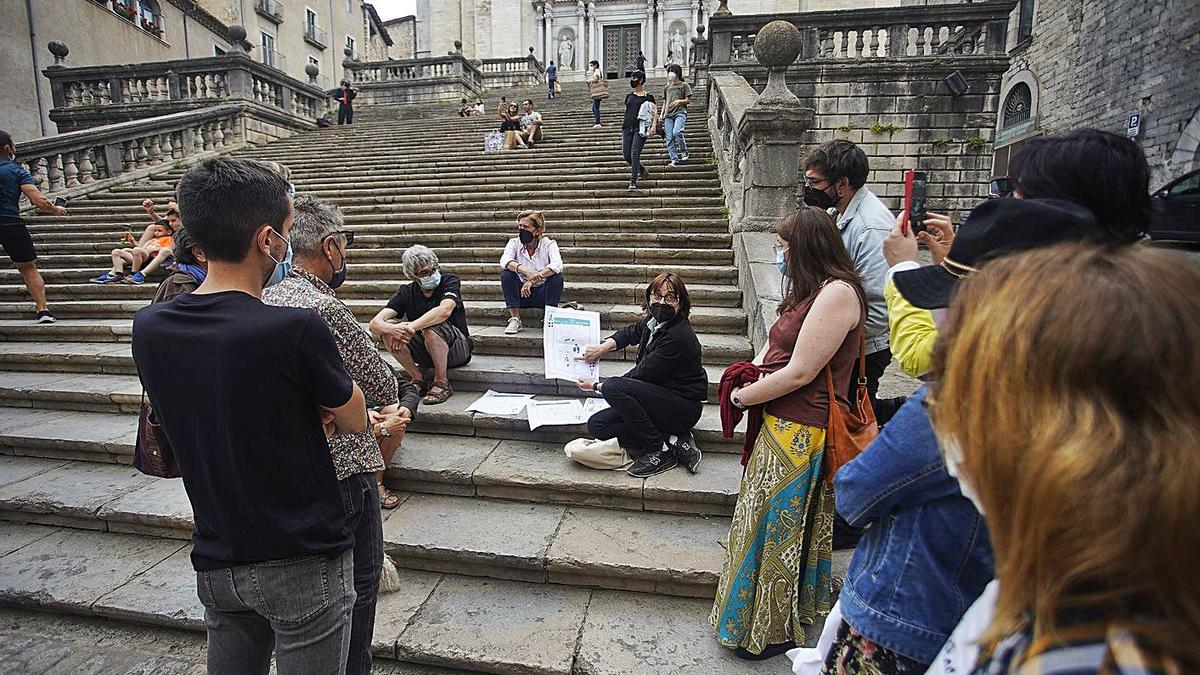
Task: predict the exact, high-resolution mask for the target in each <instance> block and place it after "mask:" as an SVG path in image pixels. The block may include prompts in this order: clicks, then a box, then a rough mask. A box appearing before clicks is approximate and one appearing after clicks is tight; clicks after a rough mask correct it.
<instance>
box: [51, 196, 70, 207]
mask: <svg viewBox="0 0 1200 675" xmlns="http://www.w3.org/2000/svg"><path fill="white" fill-rule="evenodd" d="M54 205H55V206H66V205H67V198H66V197H64V196H62V195H59V196H57V197H55V198H54Z"/></svg>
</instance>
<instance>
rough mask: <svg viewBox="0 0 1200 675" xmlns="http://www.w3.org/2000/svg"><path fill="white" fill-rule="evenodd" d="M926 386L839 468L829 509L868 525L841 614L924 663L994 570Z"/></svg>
mask: <svg viewBox="0 0 1200 675" xmlns="http://www.w3.org/2000/svg"><path fill="white" fill-rule="evenodd" d="M925 393H926V388H924V387H922V388H921V389H920V390H919V391H917V393H916V394H913V395H912V396H910V397H909V399H908V402H906V403H905V404H904V405H903V406H902V407H901V408H900V410H898V411H897V412H896V415H895V417H893V418H892V419H891V421H889V422H888V423H887V426H885V427H884V429H883V431H882V432H881V433H880V434H879V437H878V438H876V439H875V441H874V442H872V443H871V445H870V446H868V447H867V449H866V450H864V451H863V453H862V454H861V455H859V456H858V457H856V458H855V459H854V461H852V462H849V463H848V464H846V465H845V466H843V467H842V468H841V470H839V471H838V473H837V477H836V478H835V479H834V495H835V496H836V498H837V510H838V513H840V514H841V515H842V517H844V518H845V519H846V520H847V521H848V522H849V523H850V524H851V525H854V526H856V527H862V526H865V525H868V524H869V525H870V528H868V529H867V531H866V533H865V534H864V535H863V538H862V540H861V541H859V543H858V548H857V549H856V550H855V551H854V557H853V558H852V559H851V561H850V569H849V570H848V571H847V573H846V582H845V585H844V586H843V587H842V594H841V598H840V599H841V602H842V615H843V617H844V618H845V620H846V623H848V624H850V625H851V626H853V627H854V629H855V630H857V631H858V632H860V633H862V634H863V636H865V637H867V638H868V639H870V640H873V641H875V642H876V643H878V644H880V645H882V646H883V647H886V648H888V649H890V650H892V651H895V652H898V653H900V654H903V655H904V656H907V657H909V658H911V659H916V660H917V661H921V662H923V663H932V662H933V659H934V657H935V656H937V653H938V650H940V649H941V647H942V644H943V643H945V642H946V639H947V638H949V637H950V632H951V631H953V630H954V627H955V626H957V625H958V621H959V619H961V618H962V615H963V614H964V613H965V612H966V611H967V608H968V607H970V606H971V603H972V602H974V601H975V598H977V597H978V596H979V594H980V593H981V592H983V587H984V586H986V585H987V583H988V582H989V581H991V579H992V576H993V563H992V547H991V543H990V541H989V540H988V535H987V529H986V527H985V525H984V522H983V517H982V516H981V515H980V514H979V511H978V510H976V508H975V505H974V504H972V503H971V502H970V501H969V500H968V499H967V498H966V497H963V495H962V492H960V491H959V488H958V481H957V480H955V479H954V477H953V476H951V475H950V474H949V473H947V471H946V464H945V461H944V460H943V459H942V454H941V452H940V451H939V450H938V443H937V439H936V437H935V436H934V433H933V427H932V426H931V425H930V423H929V415H928V414H927V413H926V411H925V406H924V405H923V404H922V403H923V401H924V399H925Z"/></svg>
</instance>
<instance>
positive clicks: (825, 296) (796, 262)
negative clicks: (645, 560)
mask: <svg viewBox="0 0 1200 675" xmlns="http://www.w3.org/2000/svg"><path fill="white" fill-rule="evenodd" d="M778 239H779V242H778V244H777V246H776V251H777V253H776V264H777V265H778V266H779V270H780V272H781V273H782V275H783V276H784V277H785V278H786V283H784V296H783V303H782V304H781V305H780V306H779V318H778V319H777V320H776V321H775V324H774V325H773V326H771V330H770V333H769V335H768V338H767V344H766V345H764V347H763V350H762V351H761V352H760V353H759V354H758V356H756V357H755V359H754V363H755V364H757V365H759V366H760V367H761V368H762V370H764V371H766V372H767V373H768V374H767V375H764V376H763V377H761V378H759V379H758V381H756V382H753V383H751V384H748V385H746V386H744V387H741V388H735V389H733V390H732V391H731V392H730V394H729V401H730V402H731V403H732V404H733V405H734V406H735V407H738V408H746V407H749V406H763V414H762V426H761V427H760V429H759V432H758V434H757V436H756V437H755V441H754V448H753V450H752V451H751V453H750V459H749V461H748V462H747V463H746V472H745V474H743V476H742V483H741V487H740V490H739V492H738V500H737V505H736V506H735V507H734V511H733V521H732V523H731V524H730V528H729V539H728V544H727V546H726V550H725V562H724V565H723V566H722V568H721V579H720V581H719V582H718V584H717V597H716V601H715V602H714V604H713V609H712V614H711V615H710V617H709V620H710V621H711V622H712V625H713V627H714V628H716V631H717V641H718V642H720V643H721V645H723V646H725V647H728V648H730V649H734V650H736V652H735V653H736V654H737V655H738V656H740V657H742V658H747V659H761V658H767V657H770V656H773V655H776V654H780V653H782V652H784V651H786V650H787V649H791V648H793V647H795V646H796V645H798V644H804V642H805V637H806V631H807V626H812V625H813V624H814V623H816V622H817V621H818V620H819V618H820V617H821V616H823V615H825V614H828V613H829V609H830V606H831V598H830V594H831V592H832V589H831V575H832V554H833V517H834V501H833V491H832V490H831V489H830V488H829V486H828V484H827V483H826V476H825V475H824V474H823V472H822V470H821V462H822V459H823V458H824V455H825V431H826V427H827V426H828V424H829V405H830V401H831V399H830V392H829V386H828V384H827V382H828V381H829V378H826V377H824V376H823V372H824V371H825V369H826V368H828V369H830V371H831V373H832V377H831V379H832V382H833V388H834V390H835V391H836V393H837V395H838V396H839V397H841V398H847V397H848V396H849V393H850V374H851V371H853V370H854V362H855V360H856V358H857V356H858V352H859V344H860V341H861V338H862V335H863V325H864V322H865V320H866V308H865V307H866V306H865V304H864V299H863V298H864V296H863V288H862V280H861V279H860V278H859V276H858V273H857V272H855V271H854V263H853V262H851V260H850V254H849V253H847V252H846V247H845V246H844V245H843V244H842V239H841V235H840V234H839V233H838V229H837V226H836V225H835V224H834V222H833V219H832V218H830V217H829V215H828V214H827V213H825V212H824V211H822V210H821V209H818V208H816V207H811V206H809V207H804V208H802V209H800V210H799V211H797V212H795V213H794V214H792V215H791V216H787V217H785V218H784V219H783V220H781V221H780V223H779V227H778Z"/></svg>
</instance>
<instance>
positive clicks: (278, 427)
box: [133, 158, 367, 673]
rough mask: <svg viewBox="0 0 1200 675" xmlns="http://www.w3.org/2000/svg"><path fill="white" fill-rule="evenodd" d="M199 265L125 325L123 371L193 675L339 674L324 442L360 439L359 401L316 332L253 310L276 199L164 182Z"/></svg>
mask: <svg viewBox="0 0 1200 675" xmlns="http://www.w3.org/2000/svg"><path fill="white" fill-rule="evenodd" d="M178 196H179V210H180V215H181V217H182V218H183V220H184V222H186V223H187V224H188V233H189V234H190V235H191V237H192V238H193V239H194V240H195V241H196V244H197V245H198V246H199V247H200V248H201V249H203V250H204V253H205V256H206V258H207V259H208V275H207V277H206V278H205V280H204V282H203V283H202V284H201V285H200V286H199V288H197V289H196V290H195V291H193V292H192V293H190V294H188V295H183V296H180V297H178V298H176V299H175V300H172V301H171V302H165V303H159V304H155V305H151V306H149V307H146V308H144V309H142V310H140V311H139V312H138V313H137V316H136V317H135V318H134V323H133V358H134V361H135V362H136V363H137V367H138V376H139V377H140V378H141V381H142V385H143V386H144V387H145V389H146V394H147V396H148V397H149V400H150V404H151V405H152V406H153V409H154V413H155V415H156V417H157V418H158V421H159V423H160V424H161V425H162V429H163V431H165V433H166V436H167V440H168V441H169V442H170V445H171V447H172V449H173V450H174V452H175V456H176V459H177V460H178V462H179V467H180V471H181V473H182V475H183V484H184V488H185V489H186V490H187V494H188V498H189V500H190V501H191V503H192V511H193V517H194V520H195V533H194V535H193V543H194V546H193V549H192V564H193V566H194V567H195V568H196V572H197V594H198V595H199V596H200V602H201V603H202V604H203V605H204V609H205V625H206V626H207V627H208V671H209V672H211V673H225V672H252V671H261V672H263V673H265V672H266V671H267V667H268V665H269V663H270V661H271V652H272V649H273V648H275V647H277V648H278V649H277V652H276V664H277V668H278V670H279V672H280V673H288V672H298V671H300V670H301V669H310V670H304V672H329V673H344V672H345V668H346V649H347V645H348V644H349V640H350V621H349V619H350V613H351V610H352V608H353V606H354V601H355V592H354V586H353V578H354V574H353V566H354V561H353V555H352V549H351V545H352V543H353V541H352V537H351V533H350V531H349V529H348V527H347V523H346V518H347V512H346V509H345V506H344V504H343V500H342V498H341V493H340V491H339V489H338V483H337V477H336V475H335V472H334V465H333V460H332V458H331V456H330V452H329V444H328V442H327V441H326V438H327V436H328V435H330V434H332V433H360V432H362V431H364V430H365V429H366V428H367V412H366V404H365V402H364V399H363V395H362V392H361V391H360V390H359V388H358V386H357V385H355V384H354V383H353V382H352V381H351V379H350V376H349V375H348V374H347V372H346V369H345V367H344V366H343V364H342V359H341V356H340V355H339V354H338V349H337V345H336V344H335V343H334V339H333V335H332V334H331V333H330V331H329V328H328V326H327V325H326V324H325V322H324V321H323V320H322V319H321V317H320V316H319V315H318V314H316V313H315V312H313V311H311V310H307V309H295V308H287V307H270V306H267V305H265V304H263V303H262V301H261V300H260V296H261V294H262V289H263V287H264V286H270V285H272V284H275V283H278V282H279V281H281V280H282V279H283V277H284V276H285V275H286V273H287V269H288V267H289V266H290V264H291V260H292V256H291V244H290V242H289V241H288V239H287V237H288V232H289V230H290V228H291V224H292V201H291V198H290V197H289V196H288V184H287V182H286V181H284V180H283V178H281V177H280V176H279V175H278V174H277V173H276V172H275V171H274V170H273V169H272V168H271V167H269V166H266V165H265V164H263V163H260V162H255V161H251V160H235V159H227V158H218V159H211V160H208V161H205V162H203V163H201V164H199V165H197V166H195V167H192V168H191V169H190V170H188V172H187V173H186V174H184V176H183V178H181V179H180V181H179V187H178Z"/></svg>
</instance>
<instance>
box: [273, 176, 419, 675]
mask: <svg viewBox="0 0 1200 675" xmlns="http://www.w3.org/2000/svg"><path fill="white" fill-rule="evenodd" d="M294 209H295V215H294V221H293V224H292V230H291V233H290V240H291V244H292V251H293V259H294V265H293V266H292V268H291V271H290V272H289V273H288V275H287V276H286V277H285V278H284V280H283V281H281V282H280V283H278V284H276V285H274V286H271V287H269V288H267V289H266V290H264V291H263V302H265V303H267V304H268V305H278V306H282V307H306V308H309V309H312V310H315V311H316V312H317V313H318V314H320V316H321V318H322V319H324V320H325V323H326V324H328V325H329V329H330V331H331V332H332V333H333V337H334V341H335V342H336V343H337V347H338V351H339V352H340V353H341V356H342V361H343V363H344V364H345V367H346V372H347V373H349V374H350V378H351V379H352V380H353V381H354V382H355V383H356V384H358V386H359V388H360V389H362V392H363V395H364V396H365V397H366V399H367V406H368V408H370V409H372V410H375V409H378V412H371V413H370V417H371V428H370V429H368V430H367V431H365V432H362V433H357V434H338V435H335V436H333V437H331V438H330V439H329V449H330V452H331V454H332V455H333V464H334V468H335V470H336V472H337V478H338V481H339V487H340V488H341V489H342V493H343V495H344V502H345V503H346V504H347V505H349V506H350V507H351V515H350V518H349V519H350V521H351V522H350V525H349V527H350V530H351V531H352V532H353V533H354V589H355V592H356V593H357V594H358V597H357V600H356V601H355V603H354V615H353V619H352V628H351V632H350V656H349V660H348V663H347V669H346V672H347V673H369V672H370V670H371V637H372V634H373V633H374V629H375V600H376V597H377V595H378V593H379V575H380V571H381V566H382V564H383V555H384V553H383V529H382V528H383V521H382V517H381V514H380V510H379V509H380V506H383V507H384V508H395V506H396V503H397V502H398V501H399V499H398V498H397V497H395V496H394V495H391V494H389V493H387V492H386V491H385V490H384V489H383V486H382V483H381V480H382V478H383V471H384V469H385V467H386V465H387V462H388V461H390V460H391V457H392V455H394V454H395V452H396V449H397V448H398V447H399V446H400V442H401V440H403V438H404V431H405V429H406V428H407V426H408V423H409V422H410V421H411V420H412V416H413V413H414V412H416V409H417V404H418V393H417V390H416V388H415V387H414V386H412V385H411V384H409V383H407V382H405V383H402V384H398V383H397V380H396V373H395V371H393V370H392V368H391V366H389V365H388V364H387V362H386V361H384V360H383V357H382V355H381V354H380V352H379V349H378V347H376V346H375V342H374V340H372V339H371V336H370V334H368V333H367V331H365V330H363V328H362V326H360V325H359V323H358V320H357V319H355V318H354V313H353V312H351V311H350V308H349V307H347V306H346V305H345V304H343V303H342V302H341V301H340V300H338V299H337V296H336V294H335V292H334V291H335V290H336V289H337V288H338V287H339V286H341V285H342V282H344V281H345V280H346V269H347V268H346V248H347V247H348V246H350V244H351V243H353V242H354V233H353V232H351V231H349V230H346V229H344V226H343V220H342V215H341V213H340V212H339V211H338V209H337V207H335V206H333V205H332V204H327V203H325V202H322V201H321V200H319V199H317V198H315V197H312V196H309V195H299V196H297V197H296V198H295V203H294ZM398 399H399V400H398ZM389 500H390V501H389Z"/></svg>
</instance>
